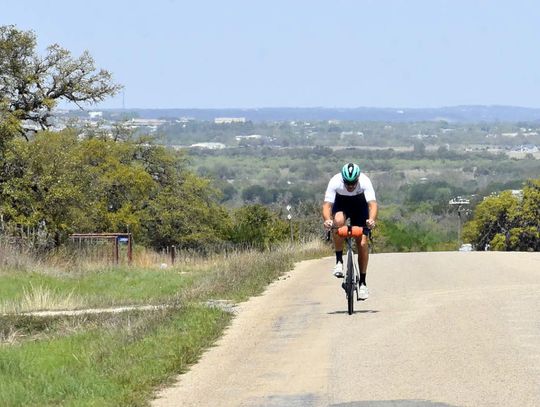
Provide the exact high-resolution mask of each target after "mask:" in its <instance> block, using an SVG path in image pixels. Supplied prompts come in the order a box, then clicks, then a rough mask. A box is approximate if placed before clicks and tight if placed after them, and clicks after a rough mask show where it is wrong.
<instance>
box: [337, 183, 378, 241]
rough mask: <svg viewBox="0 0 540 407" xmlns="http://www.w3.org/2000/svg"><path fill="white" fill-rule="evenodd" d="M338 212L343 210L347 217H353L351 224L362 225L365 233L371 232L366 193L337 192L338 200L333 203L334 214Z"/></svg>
mask: <svg viewBox="0 0 540 407" xmlns="http://www.w3.org/2000/svg"><path fill="white" fill-rule="evenodd" d="M337 212H343V213H344V214H345V218H350V219H351V226H362V227H363V228H364V234H365V235H368V234H369V229H368V228H367V227H366V220H367V219H368V218H369V209H368V204H367V201H366V197H365V196H364V194H363V193H362V194H360V195H354V196H347V195H340V194H336V200H335V201H334V205H332V215H335V214H336V213H337Z"/></svg>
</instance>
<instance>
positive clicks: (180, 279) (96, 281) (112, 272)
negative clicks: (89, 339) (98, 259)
mask: <svg viewBox="0 0 540 407" xmlns="http://www.w3.org/2000/svg"><path fill="white" fill-rule="evenodd" d="M180 270H181V269H179V268H169V269H164V270H160V269H144V268H129V267H117V268H112V267H110V268H105V269H97V270H95V271H94V272H86V273H84V274H74V275H71V274H69V273H65V272H62V273H55V274H53V275H51V274H42V273H39V272H29V273H25V272H15V271H11V272H7V273H6V272H4V273H2V274H0V285H1V286H2V290H1V291H0V304H2V303H7V302H17V301H21V300H22V299H23V296H24V293H25V291H26V292H29V291H32V289H36V288H37V287H39V288H42V289H46V290H49V291H52V292H55V293H59V294H60V293H64V295H68V294H70V295H72V297H74V299H77V300H78V301H79V303H80V306H79V307H77V308H81V307H97V306H99V307H103V306H110V305H119V304H141V303H145V304H146V303H150V304H154V303H161V302H166V301H168V300H170V299H171V298H173V297H174V296H175V295H177V294H178V293H179V292H180V291H182V290H183V289H184V288H185V287H187V286H189V285H190V284H192V282H193V275H194V273H189V272H188V273H181V272H180ZM0 308H1V306H0Z"/></svg>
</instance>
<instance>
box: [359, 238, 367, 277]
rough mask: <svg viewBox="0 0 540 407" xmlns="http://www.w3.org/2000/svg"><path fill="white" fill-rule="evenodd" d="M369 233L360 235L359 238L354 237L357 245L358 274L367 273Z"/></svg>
mask: <svg viewBox="0 0 540 407" xmlns="http://www.w3.org/2000/svg"><path fill="white" fill-rule="evenodd" d="M368 239H369V235H362V237H361V238H359V239H356V245H357V247H358V265H359V266H360V274H366V273H367V266H368V262H369V244H368Z"/></svg>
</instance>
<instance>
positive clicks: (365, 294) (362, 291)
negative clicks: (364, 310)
mask: <svg viewBox="0 0 540 407" xmlns="http://www.w3.org/2000/svg"><path fill="white" fill-rule="evenodd" d="M358 298H359V299H360V300H362V301H364V300H367V299H368V298H369V290H368V288H367V286H366V285H364V284H362V285H361V286H360V288H359V289H358Z"/></svg>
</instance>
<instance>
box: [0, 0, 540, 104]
mask: <svg viewBox="0 0 540 407" xmlns="http://www.w3.org/2000/svg"><path fill="white" fill-rule="evenodd" d="M2 3H3V5H2V7H1V9H0V10H1V11H0V25H6V24H15V25H16V26H17V27H18V28H19V29H24V30H28V29H31V30H33V31H34V32H35V33H36V35H37V37H38V44H39V46H40V48H41V49H44V48H45V46H47V45H50V44H52V43H58V44H60V45H61V46H63V47H65V48H67V49H69V50H70V51H72V53H73V54H74V55H76V56H78V55H80V53H81V52H82V51H83V50H85V49H87V50H88V51H90V53H91V54H92V55H93V56H94V58H95V60H96V65H97V66H98V67H100V68H105V69H107V70H109V71H111V72H112V73H113V75H114V78H115V80H116V81H118V82H120V83H121V84H123V85H124V86H125V91H124V98H125V99H124V100H125V106H126V107H127V108H134V107H145V108H175V107H177V108H181V107H199V108H209V107H240V108H243V107H246V108H251V107H285V106H302V107H311V106H323V107H360V106H374V107H441V106H453V105H463V104H487V105H489V104H499V105H515V106H526V107H540V52H539V45H540V2H538V1H534V0H530V1H524V0H507V1H502V0H492V1H488V0H485V1H483V0H476V1H475V0H463V1H462V0H424V1H419V0H403V1H398V0H394V1H391V0H357V1H353V0H341V1H340V0H325V1H317V0H310V1H295V0H287V1H284V0H268V1H256V0H242V1H240V0H227V1H217V0H216V1H208V0H193V1H180V0H153V1H137V0H108V1H103V0H92V1H85V2H82V1H81V2H79V1H75V0H71V1H67V0H55V1H52V0H50V1H46V0H35V1H32V0H18V1H13V0H9V1H1V2H0V4H2ZM102 107H122V96H121V95H120V96H118V97H116V98H114V99H111V100H109V101H108V102H106V103H104V104H103V105H102Z"/></svg>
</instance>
